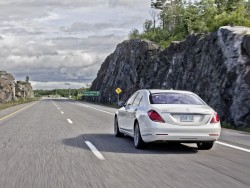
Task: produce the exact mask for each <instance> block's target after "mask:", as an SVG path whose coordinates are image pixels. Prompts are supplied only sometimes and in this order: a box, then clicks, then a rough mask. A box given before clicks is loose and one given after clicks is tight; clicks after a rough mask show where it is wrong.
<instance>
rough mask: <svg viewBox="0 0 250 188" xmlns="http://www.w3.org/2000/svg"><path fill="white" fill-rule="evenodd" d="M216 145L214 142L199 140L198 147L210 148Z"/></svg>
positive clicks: (202, 148) (200, 148) (201, 148)
mask: <svg viewBox="0 0 250 188" xmlns="http://www.w3.org/2000/svg"><path fill="white" fill-rule="evenodd" d="M213 145H214V142H199V143H197V147H198V149H199V150H210V149H211V148H212V147H213Z"/></svg>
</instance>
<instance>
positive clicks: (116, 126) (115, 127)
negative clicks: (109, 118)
mask: <svg viewBox="0 0 250 188" xmlns="http://www.w3.org/2000/svg"><path fill="white" fill-rule="evenodd" d="M114 134H115V136H116V137H122V136H124V135H123V134H122V133H121V132H120V130H119V125H118V119H117V117H115V121H114Z"/></svg>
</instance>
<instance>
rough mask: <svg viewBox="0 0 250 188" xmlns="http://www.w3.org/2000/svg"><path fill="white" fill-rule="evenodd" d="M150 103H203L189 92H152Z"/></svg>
mask: <svg viewBox="0 0 250 188" xmlns="http://www.w3.org/2000/svg"><path fill="white" fill-rule="evenodd" d="M150 102H151V104H193V105H205V103H204V102H203V101H202V100H201V99H200V98H199V97H197V96H196V95H194V94H189V93H153V94H151V97H150Z"/></svg>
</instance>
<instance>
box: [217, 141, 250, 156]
mask: <svg viewBox="0 0 250 188" xmlns="http://www.w3.org/2000/svg"><path fill="white" fill-rule="evenodd" d="M215 143H217V144H220V145H223V146H227V147H230V148H234V149H238V150H241V151H245V152H248V153H250V150H249V149H246V148H242V147H238V146H234V145H231V144H227V143H224V142H219V141H216V142H215Z"/></svg>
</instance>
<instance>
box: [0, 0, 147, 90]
mask: <svg viewBox="0 0 250 188" xmlns="http://www.w3.org/2000/svg"><path fill="white" fill-rule="evenodd" d="M149 11H150V0H136V1H133V0H89V1H87V0H0V70H6V71H8V72H10V73H12V74H13V75H14V77H15V78H16V80H24V79H25V77H26V76H29V77H30V81H31V83H32V85H33V88H34V89H53V88H69V87H70V88H80V87H83V86H85V84H86V83H90V82H91V81H93V80H94V78H95V77H96V74H97V71H98V70H99V68H100V66H101V63H102V62H103V61H104V59H105V58H106V56H107V55H109V54H110V53H112V52H113V51H114V50H115V47H116V45H117V44H118V43H120V42H122V41H123V40H125V39H127V38H128V33H129V31H131V30H132V29H133V28H138V29H139V30H142V24H143V22H144V21H145V20H146V19H148V18H150V14H149Z"/></svg>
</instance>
